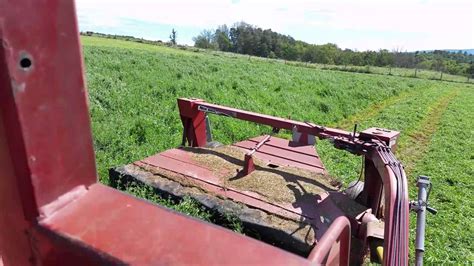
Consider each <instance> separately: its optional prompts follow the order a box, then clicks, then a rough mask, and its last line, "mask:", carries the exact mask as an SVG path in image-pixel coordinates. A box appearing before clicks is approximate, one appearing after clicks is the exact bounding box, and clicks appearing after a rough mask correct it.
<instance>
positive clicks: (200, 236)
mask: <svg viewBox="0 0 474 266" xmlns="http://www.w3.org/2000/svg"><path fill="white" fill-rule="evenodd" d="M0 43H1V45H0V171H1V173H2V178H0V207H1V210H2V214H1V215H0V228H2V230H0V254H1V256H2V259H3V263H4V264H5V265H27V264H46V265H63V264H68V265H98V264H122V263H127V264H128V263H130V264H152V263H153V264H205V265H212V264H214V265H215V264H218V265H222V264H257V265H261V264H283V265H295V264H298V265H305V264H310V261H309V260H306V259H304V258H301V257H299V256H296V255H294V254H291V253H288V252H285V251H283V250H280V249H277V248H275V247H272V246H270V245H267V244H264V243H262V242H259V241H256V240H253V239H250V238H248V237H245V236H241V235H238V234H235V233H233V232H231V231H228V230H225V229H222V228H220V227H217V226H214V225H211V224H208V223H204V222H202V221H198V220H195V219H192V218H189V217H186V216H184V215H181V214H177V213H174V212H173V211H170V210H168V209H165V208H162V207H159V206H156V205H153V204H150V203H148V202H146V201H143V200H140V199H137V198H134V197H131V196H129V195H126V194H124V193H121V192H119V191H116V190H114V189H111V188H108V187H105V186H103V185H101V184H98V183H96V168H95V162H94V153H93V145H92V136H91V133H90V121H89V115H88V111H87V93H86V89H85V83H84V74H83V73H84V72H83V63H82V59H81V58H82V54H81V48H80V43H79V36H78V28H77V21H76V16H75V9H74V2H73V1H70V0H69V1H68V0H64V1H59V0H54V1H40V2H38V1H36V0H35V1H33V0H17V1H10V0H1V1H0ZM191 112H196V111H193V110H191ZM182 115H183V113H182ZM184 115H192V116H193V117H194V119H193V120H192V121H191V122H192V124H190V125H185V127H186V128H190V127H192V128H193V129H198V130H197V131H196V130H194V131H188V133H189V134H190V135H187V138H188V139H191V140H198V141H197V142H193V143H192V144H193V145H198V146H199V145H201V135H199V134H200V133H201V131H200V130H199V129H200V128H201V127H205V123H204V120H203V118H202V117H201V116H200V115H201V112H197V114H194V113H189V114H184ZM5 229H7V230H5ZM324 255H325V254H324Z"/></svg>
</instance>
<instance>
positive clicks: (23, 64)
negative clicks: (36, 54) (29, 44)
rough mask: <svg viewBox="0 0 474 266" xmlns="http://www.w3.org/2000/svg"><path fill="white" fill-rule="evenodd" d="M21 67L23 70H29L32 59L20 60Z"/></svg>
mask: <svg viewBox="0 0 474 266" xmlns="http://www.w3.org/2000/svg"><path fill="white" fill-rule="evenodd" d="M20 67H21V68H23V69H28V68H30V67H31V59H29V58H27V57H25V58H22V59H21V60H20Z"/></svg>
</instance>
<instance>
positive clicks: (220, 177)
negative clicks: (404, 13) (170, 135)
mask: <svg viewBox="0 0 474 266" xmlns="http://www.w3.org/2000/svg"><path fill="white" fill-rule="evenodd" d="M262 138H263V136H260V137H256V138H252V139H249V140H245V141H241V142H238V143H235V144H233V145H231V147H234V148H237V149H238V150H241V151H242V157H241V158H240V159H241V160H242V163H243V157H244V154H245V153H246V152H247V151H249V150H251V149H252V148H253V147H254V146H255V145H256V144H257V143H258V142H259V141H260V140H261V139H262ZM198 149H199V148H198ZM193 155H194V154H193V152H192V151H191V150H190V149H189V148H186V149H181V148H176V149H171V150H167V151H164V152H161V153H158V154H155V155H153V156H150V157H147V158H145V159H143V160H140V161H137V162H135V163H134V165H136V166H138V167H141V168H143V169H147V170H150V171H152V172H153V170H154V169H159V170H165V171H167V172H171V173H175V174H177V175H180V176H181V177H182V178H185V179H186V180H185V181H183V179H181V181H180V183H186V185H187V186H189V185H190V184H191V185H192V186H195V187H198V188H200V189H202V190H205V191H208V192H209V193H211V194H213V195H217V196H219V197H221V198H226V199H230V200H233V201H235V202H239V203H243V204H245V205H247V206H249V207H252V208H257V209H260V210H263V211H265V212H267V213H270V214H274V215H278V216H280V217H284V218H287V219H291V220H295V221H299V222H302V223H306V224H310V225H311V226H312V227H313V229H314V231H315V232H314V234H315V238H316V239H319V238H320V237H321V236H322V235H323V234H324V232H325V231H326V229H327V228H328V227H329V225H330V224H331V222H332V221H333V220H334V219H336V218H337V217H339V216H348V217H349V218H352V219H351V220H353V221H355V220H356V218H357V216H359V215H360V214H361V213H363V212H364V211H365V210H366V208H361V206H360V205H357V204H354V202H353V201H352V200H351V199H349V198H348V197H347V196H345V195H343V194H342V193H340V192H337V191H336V189H335V188H334V187H332V186H326V185H324V184H322V183H320V182H317V181H314V180H308V179H307V178H306V179H305V177H299V179H300V180H292V181H288V184H287V186H294V187H297V186H299V187H301V188H303V187H302V186H301V185H300V184H299V182H300V181H301V182H307V183H308V184H309V185H311V186H318V187H319V188H320V189H321V192H320V193H317V194H311V193H307V192H305V190H304V189H303V190H302V191H301V190H297V189H294V193H295V194H294V198H295V200H294V201H293V202H275V201H274V200H272V199H270V198H268V197H266V196H264V195H262V194H260V193H256V192H255V191H249V190H242V189H239V188H237V187H232V186H231V185H229V184H227V183H226V182H225V181H224V180H225V178H224V177H226V176H227V177H228V176H229V175H235V173H236V171H234V173H232V172H231V171H229V170H226V169H222V170H221V171H217V172H216V171H215V170H213V169H211V168H210V167H209V166H206V165H205V164H203V163H202V162H199V161H197V160H195V158H194V156H193ZM255 158H256V159H257V160H260V161H261V162H263V163H264V164H266V165H269V166H270V167H272V168H275V171H278V167H283V166H288V167H293V168H296V169H304V170H305V171H310V172H312V173H314V174H315V175H326V174H327V172H326V169H325V167H324V164H323V163H322V161H321V159H320V158H319V156H318V154H317V152H316V150H315V147H314V146H313V145H301V144H298V143H296V142H292V141H288V140H285V139H281V138H277V137H272V138H271V139H270V141H268V142H266V143H265V144H264V145H263V146H262V147H261V148H260V149H259V150H258V151H257V152H256V153H255ZM235 170H238V169H235ZM174 181H177V180H176V179H175V180H174ZM178 181H179V180H178ZM289 188H290V187H289ZM346 206H350V207H346Z"/></svg>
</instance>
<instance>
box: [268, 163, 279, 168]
mask: <svg viewBox="0 0 474 266" xmlns="http://www.w3.org/2000/svg"><path fill="white" fill-rule="evenodd" d="M268 167H270V168H278V165H276V164H272V163H269V164H268Z"/></svg>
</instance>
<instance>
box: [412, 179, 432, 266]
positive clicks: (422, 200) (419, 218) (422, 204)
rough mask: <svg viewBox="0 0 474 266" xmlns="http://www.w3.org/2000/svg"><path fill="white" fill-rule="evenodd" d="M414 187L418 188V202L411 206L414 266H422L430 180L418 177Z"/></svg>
mask: <svg viewBox="0 0 474 266" xmlns="http://www.w3.org/2000/svg"><path fill="white" fill-rule="evenodd" d="M416 185H417V187H418V201H417V202H415V204H414V205H412V209H413V210H414V211H415V212H416V236H415V265H417V266H422V265H423V255H424V252H425V225H426V208H427V205H428V203H427V202H428V188H429V187H430V185H431V182H430V178H429V177H427V176H419V177H418V181H417V183H416Z"/></svg>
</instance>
